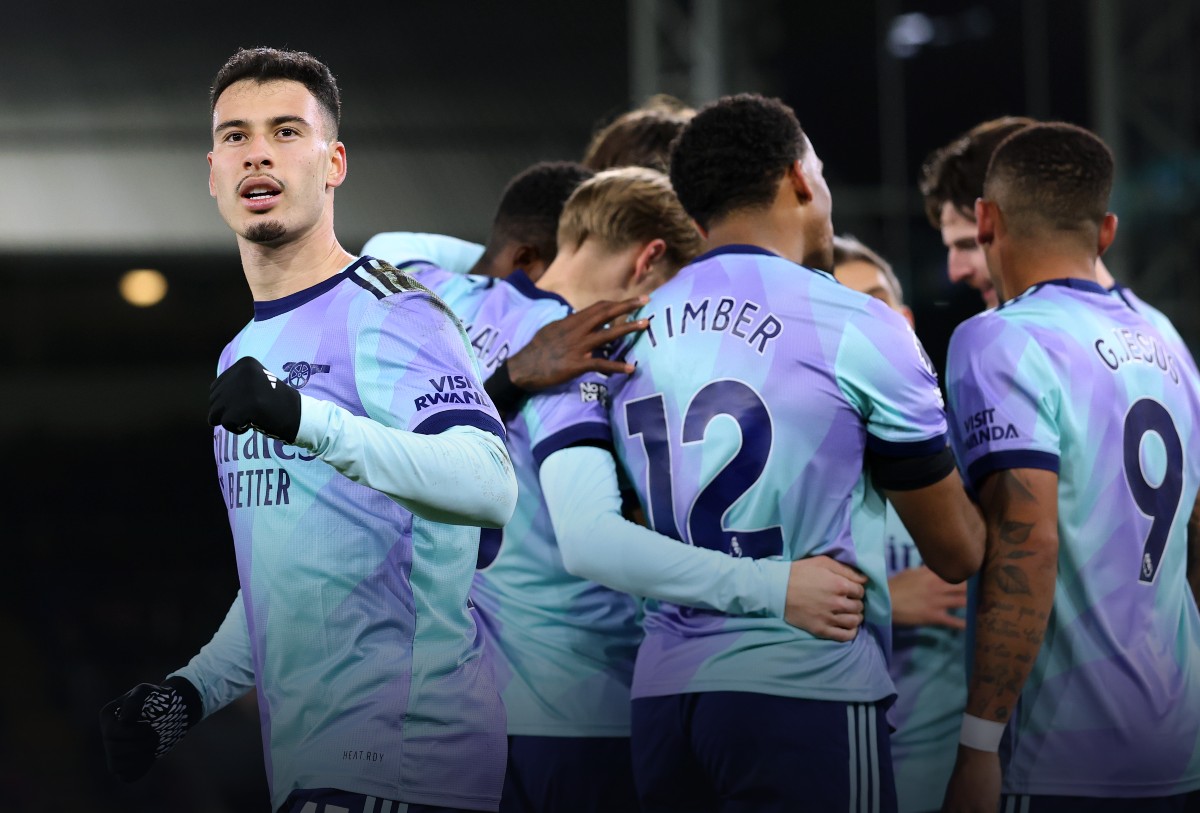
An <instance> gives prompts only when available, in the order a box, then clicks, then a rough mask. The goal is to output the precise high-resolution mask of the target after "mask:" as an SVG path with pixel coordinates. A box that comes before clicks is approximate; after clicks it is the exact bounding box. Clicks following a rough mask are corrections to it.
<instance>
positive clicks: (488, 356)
mask: <svg viewBox="0 0 1200 813" xmlns="http://www.w3.org/2000/svg"><path fill="white" fill-rule="evenodd" d="M416 276H417V279H419V280H420V281H421V282H422V284H428V285H430V286H431V287H432V288H433V289H434V290H435V291H436V292H438V293H439V294H441V293H442V292H443V291H444V292H446V295H447V297H448V301H452V302H456V303H457V307H459V308H461V310H460V312H459V316H460V317H461V318H462V320H463V322H464V325H465V327H466V331H467V335H468V337H469V338H470V341H471V344H472V346H473V347H474V348H475V351H476V353H477V355H478V357H479V361H480V364H481V366H482V368H483V371H484V372H483V377H484V378H485V379H486V378H487V377H488V376H490V375H491V373H492V372H494V371H495V369H496V367H498V366H499V365H500V363H501V362H503V361H504V360H505V359H506V358H508V357H509V356H510V355H512V354H513V353H515V352H517V351H518V350H520V349H521V348H522V347H524V346H525V345H526V344H528V343H529V341H530V339H532V338H533V335H534V334H535V333H536V332H537V331H538V330H539V329H540V328H541V327H543V326H544V325H546V324H547V323H549V322H553V321H556V320H558V319H561V318H563V317H564V316H566V315H568V314H569V313H570V312H571V308H570V306H569V305H568V304H567V303H566V302H565V301H564V300H563V299H562V298H561V297H559V296H557V295H556V294H553V293H550V292H547V291H543V290H541V289H539V288H537V287H536V286H535V285H534V284H533V283H532V282H530V280H529V278H528V277H527V276H525V274H524V273H523V272H521V271H517V272H515V273H513V274H512V275H510V276H509V277H507V278H505V279H504V280H500V281H497V280H495V279H491V278H485V277H470V276H466V277H464V276H462V275H454V274H448V273H447V272H445V271H440V270H437V269H433V270H427V269H419V270H417V272H416ZM605 408H606V400H605V398H604V390H603V384H602V383H599V382H598V381H596V380H595V379H594V378H591V377H589V378H586V379H583V380H579V381H574V382H571V383H568V384H564V385H561V386H560V387H558V388H555V389H552V390H548V391H543V392H541V393H539V395H538V397H537V398H532V399H529V401H527V402H526V404H525V406H524V408H523V409H522V410H521V411H520V412H519V413H518V414H517V415H516V416H514V417H513V418H511V419H510V420H509V421H508V424H507V430H508V449H509V454H510V455H511V457H512V461H513V468H514V470H515V472H516V475H517V483H518V486H517V507H516V510H515V511H514V513H513V517H512V519H511V520H509V522H508V524H507V525H505V526H504V529H503V531H502V533H499V534H497V533H494V532H489V531H485V532H484V537H483V542H482V548H481V555H480V570H479V573H478V574H477V576H476V578H475V586H474V589H473V590H472V593H471V596H472V599H473V600H474V602H475V605H476V607H477V608H478V609H479V614H480V624H481V628H482V629H483V631H484V634H485V637H486V640H487V643H488V645H489V647H490V649H491V651H492V652H493V653H494V655H495V657H494V658H493V662H494V663H495V668H496V676H497V684H498V686H499V687H500V691H501V696H502V697H503V699H504V705H505V709H506V710H507V716H508V732H509V734H512V735H526V736H547V737H555V736H570V737H617V736H628V735H629V715H630V704H629V686H630V682H631V680H632V675H633V661H634V656H635V653H636V651H637V645H638V642H639V641H640V640H641V627H640V625H639V624H638V623H637V612H638V607H637V602H636V601H635V600H634V599H633V598H632V597H631V596H629V595H626V594H624V593H619V592H617V591H614V590H610V589H608V588H607V587H602V586H600V585H598V584H596V583H595V582H592V581H587V580H585V579H580V578H578V577H576V576H572V575H571V574H570V573H568V572H567V570H566V568H564V567H563V563H562V555H561V553H560V552H559V549H558V543H557V541H556V540H555V536H554V529H553V526H552V525H551V522H550V516H549V513H548V511H547V508H546V504H545V499H544V498H543V495H542V487H541V483H540V481H539V479H538V468H539V466H540V464H541V461H542V460H545V458H546V457H547V456H548V455H550V454H551V453H553V452H554V451H557V450H558V449H561V448H564V447H566V446H569V445H572V444H574V443H577V442H581V441H588V440H603V441H604V442H607V441H608V438H609V430H608V424H607V416H606V415H605ZM581 409H582V410H583V411H584V412H585V413H590V414H592V415H593V416H594V418H593V419H592V420H589V419H587V418H586V417H582V418H581V416H580V410H581Z"/></svg>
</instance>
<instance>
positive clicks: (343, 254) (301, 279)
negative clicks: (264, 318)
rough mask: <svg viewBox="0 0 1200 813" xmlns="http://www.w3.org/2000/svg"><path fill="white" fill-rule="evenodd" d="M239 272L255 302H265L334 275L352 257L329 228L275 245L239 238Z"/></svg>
mask: <svg viewBox="0 0 1200 813" xmlns="http://www.w3.org/2000/svg"><path fill="white" fill-rule="evenodd" d="M238 249H239V251H240V252H241V256H242V271H243V272H244V273H245V275H246V282H247V283H248V284H249V286H250V293H251V295H252V296H253V297H254V301H256V302H269V301H271V300H274V299H282V298H283V297H285V296H290V295H291V294H294V293H297V292H299V291H303V290H305V289H306V288H311V287H312V286H314V285H316V284H318V283H320V282H324V281H325V280H327V279H329V278H330V277H332V276H333V275H334V274H337V273H338V272H339V271H341V270H342V269H343V268H345V267H346V265H348V264H349V263H350V261H351V260H353V259H354V255H353V254H351V253H350V252H348V251H346V250H345V249H344V248H342V246H341V244H339V243H338V241H337V238H336V237H335V236H334V234H333V229H332V227H329V228H319V227H318V228H317V229H314V230H313V231H311V232H309V233H308V234H305V235H302V236H301V237H299V238H298V239H296V240H292V241H288V242H286V243H282V244H279V245H264V244H261V243H252V242H250V241H249V240H246V239H244V238H241V237H239V238H238Z"/></svg>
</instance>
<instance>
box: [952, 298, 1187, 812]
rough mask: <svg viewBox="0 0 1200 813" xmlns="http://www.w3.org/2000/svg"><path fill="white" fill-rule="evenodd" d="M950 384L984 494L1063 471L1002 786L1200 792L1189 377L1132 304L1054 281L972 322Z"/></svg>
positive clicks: (957, 347) (975, 481)
mask: <svg viewBox="0 0 1200 813" xmlns="http://www.w3.org/2000/svg"><path fill="white" fill-rule="evenodd" d="M947 385H948V392H949V397H950V406H951V414H952V416H953V418H952V421H953V423H952V427H953V431H952V437H953V442H954V447H955V453H956V454H957V455H958V458H959V463H960V465H961V466H962V467H963V469H964V470H965V471H966V473H967V477H968V479H969V480H970V482H971V484H972V485H973V486H974V487H976V488H978V486H979V484H980V483H981V481H982V480H983V479H984V478H985V477H986V476H987V475H988V474H990V473H992V472H994V471H997V470H1001V469H1016V468H1038V469H1045V470H1049V471H1054V472H1057V474H1058V536H1059V541H1058V546H1059V547H1058V575H1057V579H1056V582H1055V594H1054V609H1053V612H1052V613H1051V615H1050V619H1049V624H1048V627H1047V630H1046V635H1045V638H1044V641H1043V643H1042V646H1041V650H1040V652H1039V653H1038V657H1037V660H1036V661H1035V663H1034V665H1033V670H1032V672H1031V673H1030V675H1029V678H1028V680H1027V681H1026V683H1025V686H1024V689H1023V690H1022V692H1021V696H1020V700H1019V702H1018V705H1017V708H1016V711H1015V712H1014V714H1013V717H1012V721H1011V722H1010V724H1009V727H1008V732H1007V738H1006V739H1007V743H1006V746H1005V748H1004V749H1003V753H1004V756H1005V772H1004V792H1005V793H1008V794H1031V795H1064V796H1096V795H1099V796H1113V797H1139V796H1166V795H1171V794H1178V793H1182V792H1186V791H1189V790H1192V789H1195V788H1198V787H1200V616H1198V614H1197V611H1196V604H1195V602H1194V601H1193V599H1192V596H1191V594H1190V591H1189V589H1188V585H1187V582H1186V580H1185V560H1186V545H1187V537H1186V533H1187V532H1186V524H1187V520H1188V517H1189V515H1190V513H1191V510H1192V506H1193V504H1194V501H1195V499H1196V493H1197V489H1198V488H1200V455H1197V454H1195V450H1196V449H1197V448H1198V446H1197V444H1198V443H1200V424H1198V420H1200V381H1197V377H1196V373H1195V368H1194V366H1193V365H1191V364H1190V363H1188V361H1187V360H1184V359H1181V358H1180V357H1179V356H1178V355H1177V350H1176V349H1175V347H1174V346H1173V344H1172V342H1171V341H1170V340H1169V339H1168V338H1167V337H1164V336H1163V335H1162V334H1161V333H1160V332H1159V331H1158V330H1156V329H1155V327H1154V325H1153V324H1152V323H1151V322H1150V321H1148V320H1147V319H1146V318H1144V317H1143V316H1142V315H1141V314H1139V313H1138V312H1137V311H1135V310H1134V309H1132V308H1131V307H1129V305H1128V304H1127V303H1126V302H1125V301H1124V300H1122V299H1121V298H1120V297H1117V296H1113V295H1111V294H1110V293H1109V292H1108V291H1106V290H1105V289H1104V288H1101V287H1100V286H1099V285H1097V284H1095V283H1093V282H1090V281H1084V280H1078V279H1070V280H1055V281H1051V282H1047V283H1042V284H1039V285H1035V286H1033V287H1032V288H1030V289H1029V290H1027V291H1026V292H1024V293H1022V294H1021V295H1020V296H1018V297H1016V298H1014V299H1013V300H1011V301H1009V302H1008V303H1006V304H1005V305H1003V306H1001V307H999V308H997V309H995V310H993V311H989V312H987V313H984V314H980V315H978V316H975V317H973V318H971V319H969V320H967V321H966V322H964V323H963V324H961V325H960V326H959V327H958V328H957V329H956V330H955V332H954V335H953V337H952V338H951V342H950V352H949V360H948V369H947Z"/></svg>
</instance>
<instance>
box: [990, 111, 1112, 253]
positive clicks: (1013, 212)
mask: <svg viewBox="0 0 1200 813" xmlns="http://www.w3.org/2000/svg"><path fill="white" fill-rule="evenodd" d="M1114 166H1115V162H1114V160H1113V154H1112V151H1111V150H1110V149H1109V148H1108V145H1107V144H1105V143H1104V142H1103V141H1102V140H1101V139H1100V137H1099V136H1097V135H1096V134H1095V133H1093V132H1091V131H1090V130H1086V129H1084V128H1083V127H1078V126H1076V125H1074V124H1068V123H1066V122H1047V123H1045V124H1035V125H1031V126H1029V127H1026V128H1024V129H1021V130H1018V131H1017V132H1015V133H1013V134H1012V135H1010V136H1009V137H1008V138H1006V139H1004V141H1002V142H1001V143H1000V145H999V146H998V147H996V151H995V152H994V153H992V160H991V162H990V163H989V164H988V170H987V177H986V179H985V181H984V185H983V196H984V197H985V198H988V199H989V200H993V201H995V202H996V203H997V204H998V205H999V206H1000V209H1001V211H1003V212H1004V215H1005V218H1006V220H1007V222H1008V223H1009V225H1010V227H1011V228H1014V229H1015V230H1027V231H1032V230H1034V229H1036V228H1038V227H1049V228H1050V229H1053V230H1055V231H1065V232H1081V231H1089V230H1090V229H1091V228H1094V227H1096V226H1098V225H1099V224H1100V222H1101V221H1102V220H1103V219H1104V215H1105V213H1106V212H1107V211H1108V198H1109V195H1110V194H1111V193H1112V185H1113V173H1114Z"/></svg>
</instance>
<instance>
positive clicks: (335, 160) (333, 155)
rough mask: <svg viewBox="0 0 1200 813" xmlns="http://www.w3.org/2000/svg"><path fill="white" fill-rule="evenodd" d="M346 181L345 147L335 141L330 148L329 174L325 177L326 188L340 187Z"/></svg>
mask: <svg viewBox="0 0 1200 813" xmlns="http://www.w3.org/2000/svg"><path fill="white" fill-rule="evenodd" d="M345 180H346V145H345V144H343V143H342V142H340V141H335V142H333V144H332V145H331V146H330V152H329V173H328V174H327V175H326V176H325V186H326V188H333V187H338V186H341V185H342V182H343V181H345Z"/></svg>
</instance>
